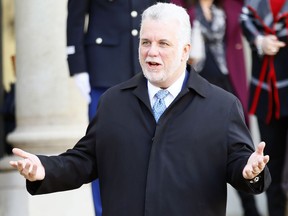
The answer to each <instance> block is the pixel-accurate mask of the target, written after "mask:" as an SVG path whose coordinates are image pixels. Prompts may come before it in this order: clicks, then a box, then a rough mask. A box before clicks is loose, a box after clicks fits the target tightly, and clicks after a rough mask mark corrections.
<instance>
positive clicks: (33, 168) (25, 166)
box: [10, 148, 45, 181]
mask: <svg viewBox="0 0 288 216" xmlns="http://www.w3.org/2000/svg"><path fill="white" fill-rule="evenodd" d="M13 154H14V155H16V156H19V157H21V158H22V159H20V160H18V161H10V165H11V166H12V167H14V168H15V169H17V170H18V172H19V173H20V174H21V175H23V176H24V177H25V178H26V179H27V180H29V181H36V180H43V179H44V177H45V169H44V167H43V165H42V163H41V161H40V160H39V158H38V157H37V156H36V155H34V154H30V153H28V152H25V151H23V150H21V149H18V148H14V149H13Z"/></svg>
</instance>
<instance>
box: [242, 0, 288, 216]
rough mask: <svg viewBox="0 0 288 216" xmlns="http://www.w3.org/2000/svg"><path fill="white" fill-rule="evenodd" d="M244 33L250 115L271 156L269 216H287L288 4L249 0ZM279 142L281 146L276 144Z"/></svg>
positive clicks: (243, 15) (243, 18)
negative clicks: (249, 60) (248, 55)
mask: <svg viewBox="0 0 288 216" xmlns="http://www.w3.org/2000/svg"><path fill="white" fill-rule="evenodd" d="M240 18H241V24H242V28H243V33H244V35H245V37H246V39H247V41H248V42H249V44H250V47H251V52H252V77H251V85H250V102H249V104H250V106H249V113H250V114H252V115H255V116H256V117H257V120H258V126H259V132H260V137H261V139H265V141H266V143H267V147H266V149H265V152H266V153H267V154H269V155H270V156H271V161H270V163H269V169H270V171H271V176H272V179H273V181H272V183H271V186H270V187H269V189H268V190H267V193H266V195H267V201H268V211H269V216H284V215H285V209H286V202H287V198H286V196H285V193H284V191H283V188H282V175H283V168H284V161H285V158H286V156H287V155H285V152H286V148H287V146H286V142H287V141H286V139H287V130H288V73H287V71H288V61H287V57H288V47H287V42H288V1H285V0H253V1H250V0H248V1H247V2H246V3H245V6H244V7H243V10H242V13H241V17H240ZM276 143H277V144H276Z"/></svg>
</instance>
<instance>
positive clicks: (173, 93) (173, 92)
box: [147, 71, 186, 107]
mask: <svg viewBox="0 0 288 216" xmlns="http://www.w3.org/2000/svg"><path fill="white" fill-rule="evenodd" d="M185 74H186V73H185V71H184V72H183V73H182V74H181V76H180V77H179V78H178V79H177V80H176V81H175V82H174V83H173V84H172V85H171V86H170V87H169V88H167V90H168V91H169V94H168V96H167V97H165V98H164V101H165V105H166V107H168V106H169V105H170V104H171V103H172V102H173V100H174V99H175V98H176V97H177V95H178V94H179V93H180V91H181V89H182V86H183V82H184V79H185ZM147 86H148V94H149V99H150V104H151V107H153V105H154V103H155V101H156V97H155V94H156V93H157V92H158V91H159V90H161V88H159V87H157V86H154V85H153V84H151V83H150V82H149V81H148V82H147Z"/></svg>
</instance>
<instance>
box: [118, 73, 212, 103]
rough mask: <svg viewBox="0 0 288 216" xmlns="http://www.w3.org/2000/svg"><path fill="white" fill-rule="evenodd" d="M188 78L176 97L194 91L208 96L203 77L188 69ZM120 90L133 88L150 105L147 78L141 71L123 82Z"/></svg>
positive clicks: (202, 95)
mask: <svg viewBox="0 0 288 216" xmlns="http://www.w3.org/2000/svg"><path fill="white" fill-rule="evenodd" d="M187 73H188V76H189V77H188V79H187V82H186V86H184V88H183V89H182V91H181V92H180V93H179V95H178V96H177V98H179V97H182V96H183V95H185V94H187V93H188V92H195V93H196V94H198V95H199V96H201V97H207V96H208V86H209V83H208V81H206V80H205V79H204V78H202V77H201V76H200V75H199V74H198V73H197V72H195V70H193V69H192V70H190V72H188V71H187ZM121 89H122V90H128V89H133V93H134V94H135V95H136V96H137V97H138V98H139V99H140V100H141V101H143V103H145V104H146V106H147V107H150V102H149V96H148V88H147V79H146V78H145V77H144V75H143V73H138V74H136V75H135V76H134V77H133V78H131V79H130V80H128V81H126V82H124V83H123V84H122V86H121Z"/></svg>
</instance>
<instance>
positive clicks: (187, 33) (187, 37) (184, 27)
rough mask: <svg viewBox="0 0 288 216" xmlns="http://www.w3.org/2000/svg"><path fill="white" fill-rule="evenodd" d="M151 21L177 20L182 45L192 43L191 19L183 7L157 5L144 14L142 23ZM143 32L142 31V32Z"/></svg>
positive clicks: (171, 4) (168, 4) (165, 4)
mask: <svg viewBox="0 0 288 216" xmlns="http://www.w3.org/2000/svg"><path fill="white" fill-rule="evenodd" d="M147 19H151V20H156V21H167V22H168V21H171V20H176V21H178V23H179V32H178V38H179V40H180V42H181V43H182V44H190V42H191V24H190V17H189V15H188V13H187V12H186V10H185V9H184V8H183V7H180V6H177V5H175V4H173V3H160V2H158V3H156V4H154V5H152V6H150V7H148V8H147V9H146V10H145V11H144V12H143V14H142V21H141V26H142V23H143V21H145V20H147ZM140 31H141V30H140Z"/></svg>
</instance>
